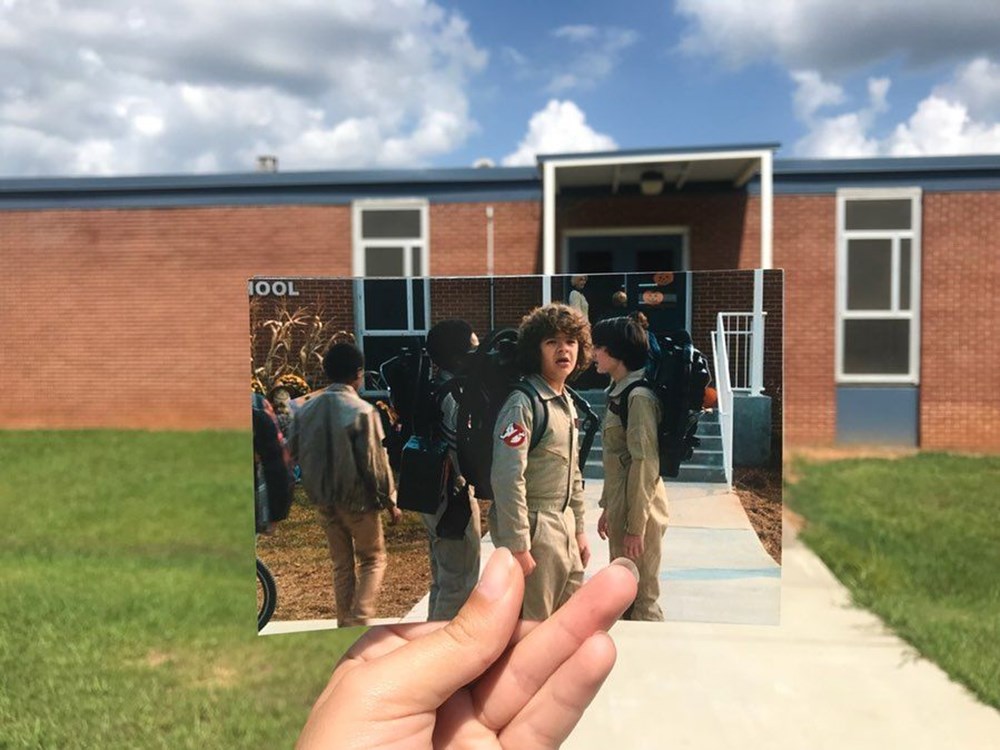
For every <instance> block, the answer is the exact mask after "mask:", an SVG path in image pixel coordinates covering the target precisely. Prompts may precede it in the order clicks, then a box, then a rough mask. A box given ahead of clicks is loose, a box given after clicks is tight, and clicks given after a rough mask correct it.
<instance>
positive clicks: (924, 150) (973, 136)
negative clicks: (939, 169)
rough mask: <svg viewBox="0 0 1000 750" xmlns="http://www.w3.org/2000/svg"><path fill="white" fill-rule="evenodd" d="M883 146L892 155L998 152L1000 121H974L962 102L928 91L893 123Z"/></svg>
mask: <svg viewBox="0 0 1000 750" xmlns="http://www.w3.org/2000/svg"><path fill="white" fill-rule="evenodd" d="M886 148H887V150H888V153H889V154H891V155H892V156H930V155H934V154H982V153H998V152H1000V124H996V123H993V124H990V123H983V122H977V121H976V120H973V119H972V118H971V117H970V116H969V111H968V109H967V108H966V106H965V105H964V104H962V103H961V102H955V101H948V100H946V99H942V98H940V97H938V96H936V95H934V94H931V95H930V96H929V97H927V98H926V99H924V100H923V101H922V102H920V104H919V105H918V106H917V111H916V112H914V113H913V115H912V116H911V117H910V119H909V120H907V121H906V122H905V123H900V124H899V125H897V126H896V129H895V130H894V131H893V133H892V135H891V136H890V137H889V138H888V139H887V141H886Z"/></svg>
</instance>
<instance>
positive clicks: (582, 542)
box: [576, 534, 590, 568]
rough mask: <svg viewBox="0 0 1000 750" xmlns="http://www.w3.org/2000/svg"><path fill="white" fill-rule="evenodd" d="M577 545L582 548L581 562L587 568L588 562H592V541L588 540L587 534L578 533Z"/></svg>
mask: <svg viewBox="0 0 1000 750" xmlns="http://www.w3.org/2000/svg"><path fill="white" fill-rule="evenodd" d="M576 546H577V547H579V548H580V562H582V563H583V567H585V568H586V567H587V563H588V562H590V542H588V541H587V535H586V534H577V535H576Z"/></svg>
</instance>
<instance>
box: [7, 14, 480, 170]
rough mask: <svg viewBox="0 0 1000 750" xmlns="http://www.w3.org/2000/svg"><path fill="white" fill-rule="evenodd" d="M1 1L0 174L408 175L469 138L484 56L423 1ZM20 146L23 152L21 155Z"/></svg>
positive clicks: (451, 19)
mask: <svg viewBox="0 0 1000 750" xmlns="http://www.w3.org/2000/svg"><path fill="white" fill-rule="evenodd" d="M56 10H57V8H56V4H55V3H41V2H37V3H34V2H33V3H8V4H6V5H5V6H4V9H3V11H2V12H0V172H2V173H3V174H9V175H16V174H22V175H29V174H33V175H39V174H66V173H100V174H107V173H119V174H120V173H132V172H184V171H203V170H236V171H249V170H252V169H253V165H254V156H255V155H256V153H258V152H263V153H271V154H277V155H278V157H279V159H280V163H281V166H282V168H283V169H323V168H336V167H345V166H372V165H392V166H418V165H422V164H426V163H428V162H429V161H430V160H431V159H433V158H434V157H436V156H439V155H441V154H446V153H449V152H451V151H453V150H455V149H456V148H457V147H459V146H460V145H461V144H462V143H463V142H464V141H465V140H466V139H467V138H468V136H469V135H470V134H471V133H473V132H475V130H476V124H475V122H474V121H473V119H472V117H471V115H470V112H469V101H468V94H467V88H468V86H469V81H470V79H471V77H472V76H473V75H475V74H476V73H477V72H479V71H480V70H482V69H483V67H484V66H485V64H486V60H487V56H486V53H485V52H484V51H482V50H481V49H479V48H478V47H477V46H476V45H475V43H474V42H473V41H472V39H471V36H470V33H469V29H468V25H467V23H466V22H465V20H464V19H463V18H462V17H461V16H459V15H458V14H457V13H454V12H450V11H446V10H444V9H442V8H441V7H440V6H438V5H436V4H434V3H433V2H428V1H427V0H386V1H385V2H374V0H342V1H339V2H336V3H330V2H327V1H326V0H298V2H295V3H292V4H287V5H285V6H282V9H281V12H280V13H276V12H275V10H274V6H273V3H270V2H265V0H245V1H244V2H241V3H235V4H233V3H228V4H226V3H203V2H200V0H163V2H160V3H157V4H152V5H150V4H146V5H144V6H142V7H141V9H138V8H136V7H135V6H134V5H133V3H132V2H131V0H106V2H104V3H101V4H100V5H99V6H92V7H90V8H84V7H81V6H78V5H72V4H65V7H62V8H61V9H58V10H59V12H56ZM25 144H31V146H32V147H30V148H26V147H25Z"/></svg>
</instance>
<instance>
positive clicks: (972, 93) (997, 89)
mask: <svg viewBox="0 0 1000 750" xmlns="http://www.w3.org/2000/svg"><path fill="white" fill-rule="evenodd" d="M936 93H938V94H939V95H940V96H942V97H943V98H946V99H951V100H954V101H960V102H962V103H964V104H965V105H966V107H967V108H968V110H969V116H970V117H974V118H978V119H989V120H1000V65H997V64H996V63H995V62H993V61H992V60H990V59H989V58H986V57H980V58H977V59H975V60H973V61H972V62H970V63H968V64H966V65H963V66H962V67H961V68H960V69H959V70H958V72H957V73H956V74H955V76H954V78H953V80H952V81H951V82H950V83H948V84H945V85H944V86H941V87H939V88H938V89H936Z"/></svg>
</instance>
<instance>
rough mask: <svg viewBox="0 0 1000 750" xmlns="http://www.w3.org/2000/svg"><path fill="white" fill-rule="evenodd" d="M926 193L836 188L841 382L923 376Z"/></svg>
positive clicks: (916, 379) (913, 380) (903, 380)
mask: <svg viewBox="0 0 1000 750" xmlns="http://www.w3.org/2000/svg"><path fill="white" fill-rule="evenodd" d="M920 195H921V194H920V190H919V189H916V188H913V189H910V188H907V189H898V190H897V189H894V190H860V189H859V190H841V191H839V192H838V193H837V380H838V382H841V383H913V384H916V383H918V382H919V366H920V331H919V328H920V315H919V304H920V302H919V300H920Z"/></svg>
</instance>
